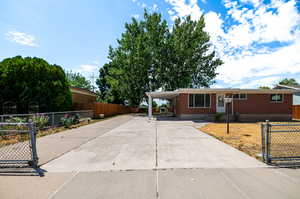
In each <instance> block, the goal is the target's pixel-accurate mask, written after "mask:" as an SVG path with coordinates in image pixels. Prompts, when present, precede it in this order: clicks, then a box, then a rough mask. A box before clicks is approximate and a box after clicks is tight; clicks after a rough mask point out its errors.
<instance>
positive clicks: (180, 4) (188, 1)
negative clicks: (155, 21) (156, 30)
mask: <svg viewBox="0 0 300 199" xmlns="http://www.w3.org/2000/svg"><path fill="white" fill-rule="evenodd" d="M165 1H166V2H167V3H169V4H171V5H172V8H171V11H172V13H173V14H172V15H171V19H172V20H175V19H176V18H177V17H186V16H188V15H191V17H192V19H193V20H198V19H199V18H200V17H201V15H202V11H201V10H200V8H199V6H198V3H197V0H165ZM169 14H170V12H169Z"/></svg>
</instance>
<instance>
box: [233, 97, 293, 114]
mask: <svg viewBox="0 0 300 199" xmlns="http://www.w3.org/2000/svg"><path fill="white" fill-rule="evenodd" d="M292 104H293V96H292V94H284V96H283V102H271V101H270V94H248V95H247V99H245V100H234V101H233V111H234V112H238V113H240V114H292Z"/></svg>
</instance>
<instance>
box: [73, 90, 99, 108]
mask: <svg viewBox="0 0 300 199" xmlns="http://www.w3.org/2000/svg"><path fill="white" fill-rule="evenodd" d="M70 91H71V93H72V104H73V105H74V104H81V103H94V102H96V97H97V96H96V93H94V92H92V91H89V90H87V89H82V88H77V87H70Z"/></svg>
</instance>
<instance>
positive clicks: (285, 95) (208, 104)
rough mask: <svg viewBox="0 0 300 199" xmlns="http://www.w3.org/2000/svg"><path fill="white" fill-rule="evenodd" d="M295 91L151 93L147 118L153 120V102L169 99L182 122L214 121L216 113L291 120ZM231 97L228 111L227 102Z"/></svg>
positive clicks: (255, 118) (185, 91) (219, 90)
mask: <svg viewBox="0 0 300 199" xmlns="http://www.w3.org/2000/svg"><path fill="white" fill-rule="evenodd" d="M295 92H296V91H295V90H293V89H287V88H281V89H238V88H224V89H219V88H200V89H191V88H186V89H178V90H175V91H166V92H148V93H146V94H147V96H148V99H149V109H148V116H149V117H152V99H155V98H159V99H167V100H169V101H170V102H171V104H172V107H173V108H172V109H173V112H174V114H175V115H176V116H177V117H178V118H180V119H204V120H213V118H214V115H215V114H216V113H225V112H227V111H228V112H229V113H230V115H234V114H238V115H239V119H240V120H241V121H253V120H255V121H260V120H267V119H268V120H290V119H292V105H293V94H294V93H295ZM225 98H231V102H230V104H229V109H228V110H226V104H225V101H224V99H225Z"/></svg>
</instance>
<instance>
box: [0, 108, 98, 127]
mask: <svg viewBox="0 0 300 199" xmlns="http://www.w3.org/2000/svg"><path fill="white" fill-rule="evenodd" d="M92 117H93V110H81V111H66V112H49V113H35V114H9V115H0V122H2V123H26V122H29V121H30V120H32V122H33V123H34V124H35V125H36V127H37V128H38V129H47V128H53V127H57V126H69V123H70V122H71V121H74V120H75V119H77V118H92Z"/></svg>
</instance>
